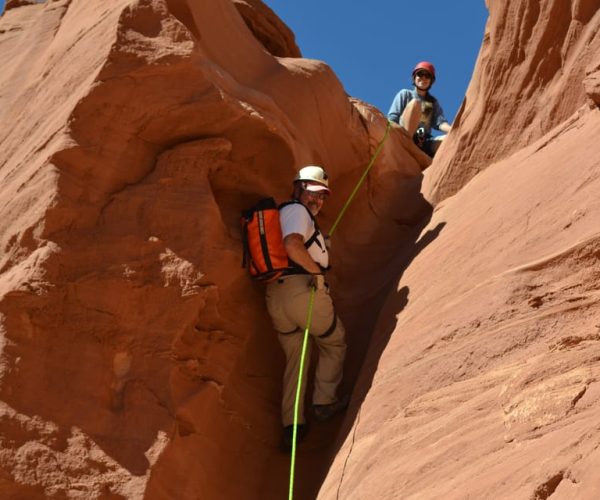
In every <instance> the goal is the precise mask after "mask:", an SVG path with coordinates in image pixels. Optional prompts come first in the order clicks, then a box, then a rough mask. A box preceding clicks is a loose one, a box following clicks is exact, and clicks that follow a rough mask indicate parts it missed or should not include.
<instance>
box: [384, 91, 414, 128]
mask: <svg viewBox="0 0 600 500" xmlns="http://www.w3.org/2000/svg"><path fill="white" fill-rule="evenodd" d="M407 94H410V91H407V90H406V89H403V90H401V91H400V92H398V93H397V94H396V97H394V100H393V101H392V105H391V106H390V110H389V111H388V120H390V121H393V122H396V123H400V116H402V112H403V111H404V108H405V107H406V105H407V104H408V102H409V99H407V98H406V96H407Z"/></svg>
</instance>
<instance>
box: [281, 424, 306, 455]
mask: <svg viewBox="0 0 600 500" xmlns="http://www.w3.org/2000/svg"><path fill="white" fill-rule="evenodd" d="M307 432H308V426H307V425H306V424H298V430H297V431H296V446H297V445H298V444H300V442H301V441H303V440H304V438H305V437H306V433H307ZM293 439H294V425H293V424H292V425H287V426H285V427H284V428H283V435H282V437H281V449H282V450H283V451H285V452H290V451H292V441H293Z"/></svg>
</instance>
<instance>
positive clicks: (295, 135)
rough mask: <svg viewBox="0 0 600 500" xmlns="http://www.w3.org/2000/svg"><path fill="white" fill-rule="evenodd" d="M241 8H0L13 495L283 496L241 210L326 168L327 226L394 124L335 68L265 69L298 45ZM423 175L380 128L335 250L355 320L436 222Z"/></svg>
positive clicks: (277, 366)
mask: <svg viewBox="0 0 600 500" xmlns="http://www.w3.org/2000/svg"><path fill="white" fill-rule="evenodd" d="M236 4H237V7H238V8H240V10H242V12H243V13H244V18H245V19H242V17H241V16H240V14H239V11H238V10H237V9H236V5H234V3H232V2H230V1H229V0H206V1H203V2H196V1H193V2H192V1H189V2H187V1H184V0H179V1H178V0H169V1H168V2H166V3H165V2H163V1H161V0H138V1H132V0H120V1H115V2H101V1H86V2H71V1H69V0H58V1H53V2H47V3H45V4H40V5H26V6H22V7H18V8H13V9H10V10H8V11H7V12H6V13H5V15H4V16H3V17H2V20H1V25H0V50H1V51H2V54H3V57H4V64H3V71H2V73H1V74H0V113H1V116H2V123H3V124H10V126H5V127H3V128H2V130H0V151H2V154H1V155H0V179H1V182H0V200H1V204H0V211H1V215H0V350H1V352H0V401H1V404H0V429H1V431H2V432H1V433H0V496H2V497H6V496H9V495H11V496H13V497H18V496H20V497H27V498H36V497H38V498H42V497H47V496H52V495H54V496H57V497H76V498H79V497H81V496H85V497H92V498H96V497H104V498H109V497H111V495H112V497H115V498H123V497H125V498H141V497H142V496H145V497H146V498H181V499H184V498H190V499H191V498H198V497H200V496H201V497H202V498H207V499H210V498H261V499H265V498H281V496H282V495H283V494H285V492H286V491H287V477H288V467H289V462H288V457H286V456H285V455H282V454H280V453H279V451H278V443H279V433H280V422H279V399H280V385H281V382H280V380H281V369H282V359H281V358H282V355H281V352H280V349H279V347H278V345H277V342H276V339H275V336H274V332H273V330H272V328H271V326H270V322H269V319H268V316H267V315H266V312H265V308H264V299H263V290H262V287H261V286H259V285H257V284H254V283H252V282H251V281H250V280H249V279H248V277H247V276H246V274H245V273H244V271H243V270H242V269H241V268H240V257H241V244H240V234H239V214H240V211H241V209H243V208H246V207H248V206H249V205H250V204H252V203H254V202H255V201H256V200H257V199H258V198H259V197H262V196H265V195H274V196H276V197H277V198H278V199H279V200H284V199H285V198H286V197H287V196H288V194H289V191H290V187H291V179H292V177H293V175H294V173H295V171H296V170H297V169H298V168H299V167H300V166H302V165H303V164H306V163H321V164H323V165H324V166H325V167H326V168H327V169H328V171H329V173H330V175H331V179H332V186H333V192H334V195H333V196H332V200H331V202H330V203H328V207H327V209H326V210H325V213H324V218H323V227H325V228H326V227H328V226H330V225H331V223H332V222H333V219H334V217H335V215H336V214H337V212H338V211H339V209H340V208H341V206H342V204H343V202H344V200H345V197H346V196H347V195H348V194H349V192H350V191H351V189H352V188H353V186H354V184H355V183H356V181H357V180H358V178H359V177H360V175H361V173H362V171H363V170H364V168H365V167H366V164H367V163H368V160H369V158H370V155H371V154H372V152H373V150H374V149H375V146H376V144H377V143H378V141H379V140H380V139H381V138H382V137H383V135H384V131H385V119H384V117H383V116H382V115H381V113H379V112H378V111H377V110H374V109H373V108H372V107H370V106H368V105H367V104H364V103H361V102H359V101H355V100H351V99H348V97H347V96H346V94H345V92H344V89H343V88H342V86H341V84H340V82H339V81H338V80H337V78H336V77H335V75H334V74H333V72H332V71H331V70H330V69H329V67H328V66H326V65H325V64H324V63H322V62H320V61H312V60H305V59H300V58H297V57H276V56H274V55H273V54H271V53H270V52H269V51H274V52H277V51H278V50H280V49H281V50H283V55H286V56H298V55H299V53H297V52H296V49H295V48H294V47H295V45H294V44H293V37H292V36H291V35H290V33H289V30H287V28H285V27H284V26H283V25H282V24H281V22H280V21H278V20H277V19H276V18H275V16H274V15H273V14H272V13H271V12H270V11H269V10H268V9H267V8H266V7H265V6H262V5H261V4H260V3H258V2H245V3H243V5H241V3H240V2H236ZM248 6H251V7H252V9H251V10H248ZM91 20H93V22H91ZM254 35H256V36H258V37H259V39H260V40H257V38H255V36H254ZM273 47H279V49H277V50H275V49H273ZM428 163H429V161H428V159H427V158H426V157H425V156H424V155H423V154H422V153H421V152H420V151H418V150H417V149H416V148H415V147H414V145H413V144H412V143H411V141H410V140H409V138H408V137H407V136H406V135H405V134H403V133H402V132H401V131H399V130H398V129H395V130H392V132H391V134H390V138H389V139H388V141H387V142H386V145H385V148H384V150H383V152H382V156H381V157H380V160H379V161H378V165H377V169H374V170H373V172H372V173H371V174H370V175H369V178H368V179H367V184H366V186H365V188H364V189H363V190H361V192H360V193H359V196H358V197H357V200H356V202H355V204H354V205H353V206H352V207H351V209H350V210H349V212H348V214H347V216H346V220H347V222H345V223H344V226H343V227H340V229H339V231H338V233H337V234H336V240H335V241H334V245H335V246H337V248H336V249H335V250H334V257H335V260H337V261H338V262H340V264H339V266H337V265H336V267H338V268H339V269H340V271H341V272H339V273H338V274H335V273H334V275H333V278H332V279H334V280H335V279H337V280H339V281H341V284H340V286H339V293H340V302H341V303H343V302H344V300H346V301H347V302H348V303H349V305H348V306H346V308H348V307H351V306H352V300H354V301H356V300H357V296H356V294H352V293H348V291H351V290H352V289H353V288H356V287H357V284H358V283H359V279H361V278H364V276H368V273H369V271H371V270H372V269H373V268H374V267H377V269H378V271H380V272H381V271H382V268H383V267H385V266H380V264H381V263H385V262H387V261H389V260H390V258H391V257H392V256H394V255H395V253H396V251H397V247H396V245H397V244H398V242H400V241H402V239H403V238H405V237H406V236H405V234H406V233H409V231H408V230H407V229H406V226H397V224H396V223H395V222H394V220H402V221H403V222H404V223H405V224H414V223H415V222H416V221H418V220H419V218H420V217H421V216H422V213H423V211H424V210H426V209H427V206H428V205H427V204H426V203H425V202H424V200H423V199H422V197H421V196H420V195H419V193H418V181H419V179H420V172H421V170H422V169H423V168H424V167H426V166H427V165H428ZM402 192H404V193H405V196H404V199H406V205H405V208H403V207H402V206H399V205H398V204H397V203H396V202H395V200H397V197H398V193H402ZM409 200H417V203H416V204H415V203H413V202H410V201H409ZM381 221H387V222H388V228H387V229H386V228H385V227H382V225H381V223H380V222H381ZM359 222H360V224H359ZM356 228H359V229H358V230H357V229H356ZM354 233H356V234H354ZM345 242H348V243H347V244H344V243H345ZM392 242H394V243H393V244H392ZM370 247H373V248H370ZM358 249H361V250H362V251H363V252H368V255H370V256H371V257H372V261H371V262H370V263H369V264H367V265H365V263H364V260H365V257H364V256H365V255H366V253H363V254H359V253H358V251H357V250H358ZM348 252H352V253H348ZM353 270H354V271H353ZM344 285H345V286H344ZM349 336H350V338H352V337H353V336H354V337H356V338H357V345H361V343H362V346H364V345H366V343H367V341H368V337H367V336H366V335H365V332H363V331H360V330H358V329H357V328H354V329H349ZM355 356H356V354H355ZM360 356H362V355H360ZM360 356H359V357H360ZM353 370H354V372H353ZM357 370H358V367H355V368H352V369H349V371H348V373H349V377H350V378H349V380H351V377H352V376H355V375H356V372H357ZM327 429H329V431H327ZM335 429H336V427H335V426H334V427H329V428H328V427H326V426H324V427H322V428H321V430H320V431H319V430H318V429H316V430H315V431H314V432H313V433H312V435H313V436H314V437H313V438H312V439H313V440H312V445H311V446H312V447H313V448H312V451H311V449H310V447H309V448H308V449H307V450H306V451H305V452H306V456H305V457H304V459H303V460H302V461H300V462H299V467H298V471H299V474H302V475H303V480H302V481H301V482H300V483H299V486H298V492H299V494H300V495H304V496H305V497H309V496H314V495H315V494H316V491H317V489H318V486H319V481H320V476H319V474H316V473H315V472H318V471H322V470H324V467H325V466H326V465H327V460H328V456H327V454H326V452H327V449H328V448H327V447H328V446H330V445H331V443H332V442H333V440H334V437H335V433H334V430H335ZM232 471H236V472H235V481H234V480H232V479H231V474H232Z"/></svg>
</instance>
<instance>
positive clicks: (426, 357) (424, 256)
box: [319, 0, 600, 500]
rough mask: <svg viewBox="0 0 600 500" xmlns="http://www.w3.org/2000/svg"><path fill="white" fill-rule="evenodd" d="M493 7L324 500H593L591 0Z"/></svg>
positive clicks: (595, 351)
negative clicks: (428, 209)
mask: <svg viewBox="0 0 600 500" xmlns="http://www.w3.org/2000/svg"><path fill="white" fill-rule="evenodd" d="M489 8H490V18H489V21H488V26H487V30H486V36H485V39H484V44H483V47H482V50H481V53H480V57H479V60H478V63H477V67H476V70H475V74H474V78H473V80H472V82H471V85H470V87H469V91H468V93H467V97H466V101H465V103H464V105H463V109H462V111H461V113H460V115H459V118H458V120H457V123H456V124H455V129H454V130H453V132H452V133H451V134H450V136H449V138H448V141H447V143H446V144H445V145H444V147H443V149H442V150H440V156H439V157H438V158H436V160H435V161H434V162H433V164H432V166H431V168H430V169H429V170H427V172H426V174H425V181H424V194H425V196H426V198H427V199H429V200H432V201H434V202H435V203H437V206H436V208H435V210H434V213H433V215H432V218H431V220H430V221H429V224H428V225H427V227H425V229H424V230H423V232H422V233H421V236H420V238H419V240H418V242H417V243H416V245H415V247H414V248H413V251H412V253H410V252H409V256H408V258H406V259H405V262H404V268H403V267H402V266H399V268H400V269H403V272H402V274H401V275H400V278H399V279H398V280H397V281H396V282H395V283H394V285H395V286H394V290H393V291H392V293H391V294H390V295H388V297H387V301H386V304H385V306H384V307H383V309H382V312H381V314H380V316H379V320H378V323H377V326H376V328H375V333H374V336H373V339H372V344H371V347H370V352H369V354H368V355H367V360H366V362H365V365H364V367H363V371H362V373H361V374H360V377H359V381H358V383H357V386H356V389H355V392H354V395H353V396H354V399H353V403H352V405H351V408H350V409H349V415H348V416H347V418H346V420H345V422H344V429H343V433H342V438H341V442H342V444H341V448H340V450H339V452H338V454H337V456H336V457H335V459H334V461H333V464H332V466H331V469H330V471H329V474H328V476H327V478H326V480H325V481H324V484H323V486H322V488H321V490H320V494H319V498H323V499H333V498H344V499H363V498H403V499H409V498H410V499H412V498H414V499H417V498H418V499H422V498H444V499H464V498H510V499H545V498H548V497H550V496H551V498H564V499H567V498H569V499H570V498H577V499H590V500H591V499H595V498H597V497H598V492H599V491H600V480H599V477H600V476H599V475H598V474H597V470H598V466H599V465H600V455H599V453H598V447H599V445H600V433H599V429H598V420H599V418H600V384H598V380H599V376H600V300H599V299H600V295H599V292H598V290H599V287H600V235H599V233H598V221H599V220H600V203H599V200H600V176H599V175H598V173H599V167H600V164H599V158H600V143H599V141H598V140H597V138H598V137H600V110H599V109H598V78H599V75H600V72H599V66H598V62H597V55H598V53H599V48H600V45H599V44H600V35H599V33H600V31H599V27H600V11H598V2H558V1H548V2H542V3H541V5H540V2H537V1H534V0H521V1H518V2H494V1H490V2H489ZM407 252H408V250H407Z"/></svg>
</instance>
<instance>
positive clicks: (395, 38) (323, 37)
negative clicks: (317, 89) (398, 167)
mask: <svg viewBox="0 0 600 500" xmlns="http://www.w3.org/2000/svg"><path fill="white" fill-rule="evenodd" d="M264 1H265V3H266V4H267V5H268V6H269V7H271V9H273V10H274V11H275V13H276V14H277V15H278V16H279V17H280V18H281V19H282V20H283V21H284V22H285V23H286V24H287V25H288V26H289V27H290V28H291V30H292V31H293V32H294V34H295V35H296V43H297V44H298V46H299V47H300V50H301V51H302V55H303V56H304V57H308V58H311V59H320V60H322V61H325V62H326V63H327V64H329V66H331V67H332V68H333V70H334V71H335V73H336V74H337V76H338V78H339V79H340V80H341V82H342V84H343V85H344V87H345V89H346V92H347V93H348V94H350V95H351V96H354V97H358V98H360V99H362V100H364V101H367V102H369V103H371V104H373V105H375V106H376V107H377V108H379V109H380V110H381V111H382V112H383V113H384V114H387V111H388V109H389V107H390V104H391V102H392V99H393V98H394V95H396V93H397V92H398V91H399V90H400V89H401V88H410V86H411V84H412V82H411V72H412V69H413V67H414V66H415V64H416V63H417V62H419V61H422V60H427V61H431V62H432V63H433V64H434V65H435V68H436V72H437V80H436V82H435V84H434V86H433V87H432V89H431V93H432V94H433V95H434V96H435V97H437V98H438V100H439V101H440V103H441V105H442V107H443V108H444V112H445V115H446V118H447V119H448V120H449V121H452V120H453V118H454V116H455V114H456V112H457V111H458V108H459V107H460V104H461V102H462V100H463V97H464V95H465V92H466V90H467V86H468V85H469V81H470V79H471V75H472V73H473V68H474V66H475V61H476V59H477V55H478V53H479V48H480V46H481V42H482V40H483V33H484V29H485V22H486V20H487V17H488V12H487V9H486V8H485V1H484V0H458V1H451V0H429V1H427V2H408V1H406V0H372V1H368V2H362V1H361V2H358V1H356V2H351V1H347V0H346V1H342V0H302V1H294V0H264Z"/></svg>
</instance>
